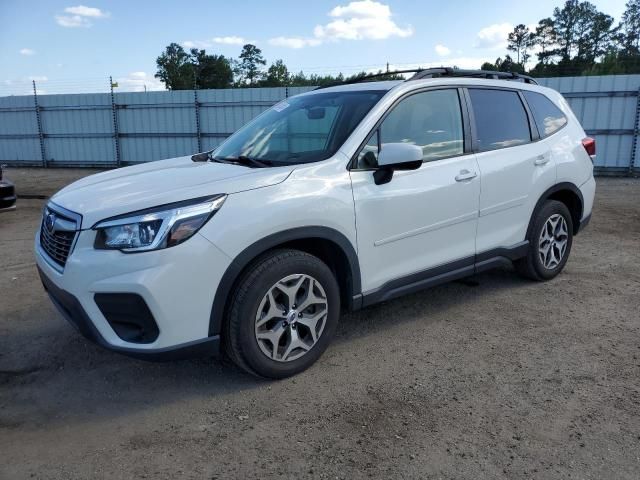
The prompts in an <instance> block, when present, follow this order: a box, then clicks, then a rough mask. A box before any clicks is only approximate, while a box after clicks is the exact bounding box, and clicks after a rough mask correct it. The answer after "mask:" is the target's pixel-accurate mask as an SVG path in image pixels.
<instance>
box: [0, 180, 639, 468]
mask: <svg viewBox="0 0 640 480" xmlns="http://www.w3.org/2000/svg"><path fill="white" fill-rule="evenodd" d="M6 173H7V177H8V178H12V179H13V180H15V181H16V184H17V188H18V193H19V194H23V195H41V194H50V193H52V192H53V191H55V190H56V189H58V188H59V187H60V186H62V185H64V184H66V183H68V182H69V181H71V180H73V179H75V178H79V177H80V176H82V175H86V174H87V173H89V172H88V171H87V170H80V171H79V170H48V171H46V170H35V169H34V170H27V169H24V170H18V169H9V170H8V171H7V172H6ZM42 204H43V200H37V199H22V200H19V202H18V208H17V210H16V211H13V212H8V213H3V214H0V265H2V269H1V271H0V292H2V296H1V297H0V298H2V304H1V307H2V308H1V310H0V477H1V478H7V479H15V478H59V479H75V478H78V479H80V478H83V479H84V478H176V477H180V478H198V479H223V478H300V477H308V478H328V479H336V478H338V479H340V478H348V479H358V478H367V477H376V478H468V479H479V478H492V479H493V478H508V479H511V478H548V479H558V478H582V479H589V478H593V479H603V478H607V479H614V478H615V479H638V478H639V477H640V473H639V472H640V313H639V312H640V181H638V180H632V179H610V178H601V179H599V181H598V193H597V199H596V206H595V209H594V215H593V220H592V222H591V224H590V226H589V228H588V229H587V230H586V231H585V232H584V233H582V234H580V235H579V236H578V237H577V238H576V241H575V243H574V247H573V251H572V254H571V259H570V261H569V263H568V265H567V267H566V269H565V271H564V273H563V274H562V275H560V276H559V277H558V278H556V279H555V280H553V281H551V282H547V283H531V282H529V281H525V280H522V279H520V278H519V277H518V276H516V275H515V274H514V273H513V272H512V271H511V270H510V269H504V270H498V271H495V272H490V273H486V274H482V275H479V276H476V277H473V278H472V279H469V280H465V281H463V282H456V283H451V284H448V285H443V286H440V287H437V288H434V289H431V290H428V291H425V292H422V293H418V294H414V295H410V296H407V297H404V298H401V299H398V300H395V301H392V302H388V303H386V304H383V305H380V306H377V307H372V308H367V309H365V310H363V311H361V312H358V313H355V314H351V315H346V316H344V317H343V318H342V321H341V325H340V327H339V331H338V336H337V338H336V339H335V341H334V343H333V345H332V346H330V347H329V349H328V350H327V352H326V353H325V355H324V356H323V357H322V358H321V359H320V361H319V362H318V363H317V364H316V365H314V366H313V367H312V368H311V369H309V370H308V371H306V372H304V373H302V374H301V375H298V376H297V377H295V378H291V379H288V380H283V381H277V382H275V381H260V380H256V379H254V378H252V377H250V376H247V375H245V374H243V373H241V372H240V371H238V370H237V369H236V368H234V367H233V366H232V365H230V364H229V363H228V362H225V361H220V360H213V359H200V360H192V361H183V362H176V363H165V364H152V363H144V362H141V361H136V360H132V359H128V358H126V357H122V356H119V355H117V354H114V353H110V352H107V351H104V350H102V349H100V348H99V347H97V346H94V345H92V344H90V343H88V342H87V341H86V340H85V339H84V338H82V337H81V336H79V335H78V334H77V333H76V332H75V331H74V330H73V329H72V328H71V327H70V326H69V325H67V324H66V322H65V321H64V320H63V318H62V317H61V316H60V315H59V314H58V313H57V312H56V311H55V310H54V308H53V307H52V305H51V303H50V301H49V300H48V298H47V297H46V295H45V293H44V291H43V289H42V287H41V285H40V283H39V281H38V279H37V274H36V269H35V266H34V261H33V253H32V238H33V235H34V231H35V229H36V227H37V224H38V221H39V217H40V211H41V208H42Z"/></svg>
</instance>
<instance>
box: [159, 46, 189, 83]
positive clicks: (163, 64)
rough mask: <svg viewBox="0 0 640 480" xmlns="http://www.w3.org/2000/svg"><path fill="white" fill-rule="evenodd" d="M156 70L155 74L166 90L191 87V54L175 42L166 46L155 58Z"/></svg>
mask: <svg viewBox="0 0 640 480" xmlns="http://www.w3.org/2000/svg"><path fill="white" fill-rule="evenodd" d="M156 64H157V66H158V71H157V72H156V74H155V77H156V78H159V79H160V80H161V81H162V82H164V84H165V85H166V87H167V89H168V90H186V89H190V88H193V83H194V71H193V65H192V63H191V56H190V55H189V54H188V53H187V52H185V51H184V48H182V47H181V46H180V45H178V44H177V43H171V44H169V46H167V47H166V48H165V50H164V52H163V53H162V55H160V56H159V57H158V58H157V59H156Z"/></svg>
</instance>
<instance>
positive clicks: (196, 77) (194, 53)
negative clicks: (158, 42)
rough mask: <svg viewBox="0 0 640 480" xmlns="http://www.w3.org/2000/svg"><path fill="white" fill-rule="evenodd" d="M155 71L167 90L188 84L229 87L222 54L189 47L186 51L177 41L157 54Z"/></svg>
mask: <svg viewBox="0 0 640 480" xmlns="http://www.w3.org/2000/svg"><path fill="white" fill-rule="evenodd" d="M156 64H157V66H158V70H157V72H156V74H155V77H156V78H159V79H160V80H162V82H164V84H165V85H166V87H167V89H169V90H191V89H192V88H229V87H230V86H231V84H232V82H233V72H232V71H231V65H230V62H229V60H228V59H227V58H225V57H224V56H223V55H208V54H207V53H206V52H205V51H204V50H197V49H195V48H192V49H191V50H190V51H189V52H188V53H187V52H186V51H185V50H184V49H183V48H182V47H181V46H180V45H178V44H177V43H171V44H170V45H169V46H168V47H166V48H165V51H164V52H163V53H162V55H160V56H159V57H158V58H157V60H156Z"/></svg>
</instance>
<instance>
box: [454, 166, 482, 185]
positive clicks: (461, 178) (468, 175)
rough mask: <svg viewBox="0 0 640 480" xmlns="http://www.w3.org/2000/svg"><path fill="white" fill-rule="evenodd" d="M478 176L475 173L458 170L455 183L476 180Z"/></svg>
mask: <svg viewBox="0 0 640 480" xmlns="http://www.w3.org/2000/svg"><path fill="white" fill-rule="evenodd" d="M477 176H478V174H477V173H476V172H470V171H469V170H466V169H465V170H460V173H459V174H458V175H456V182H464V181H465V180H471V179H472V178H476V177H477Z"/></svg>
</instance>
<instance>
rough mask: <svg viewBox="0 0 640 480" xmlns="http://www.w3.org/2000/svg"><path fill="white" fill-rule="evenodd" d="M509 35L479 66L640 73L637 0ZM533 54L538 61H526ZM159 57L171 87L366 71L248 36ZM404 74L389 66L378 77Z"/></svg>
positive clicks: (571, 12)
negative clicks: (314, 68)
mask: <svg viewBox="0 0 640 480" xmlns="http://www.w3.org/2000/svg"><path fill="white" fill-rule="evenodd" d="M506 40H507V50H508V52H509V53H507V54H506V55H505V56H504V58H497V59H496V61H495V62H494V63H491V62H486V63H483V64H482V66H481V67H480V68H481V69H483V70H493V71H504V72H519V73H529V74H530V75H533V76H546V77H557V76H570V75H609V74H623V73H640V0H629V1H628V2H627V3H626V5H625V11H624V13H623V15H622V19H621V20H620V21H619V22H618V23H617V24H616V22H615V20H614V18H613V17H612V16H610V15H608V14H606V13H604V12H601V11H599V10H598V9H597V8H596V6H595V5H593V4H592V3H590V2H588V1H580V0H567V1H566V2H565V3H564V5H563V6H562V7H556V8H555V9H554V10H553V14H552V16H550V17H546V18H543V19H541V20H540V21H539V22H538V24H537V25H536V26H535V28H533V29H531V28H529V27H528V26H526V25H524V24H519V25H516V27H515V28H514V29H513V31H512V32H510V33H509V35H508V38H507V39H506ZM532 57H533V58H535V60H536V63H535V64H534V66H532V67H531V62H530V60H531V59H532ZM156 64H157V73H156V74H155V76H156V78H158V79H160V80H161V81H162V82H164V84H165V85H166V87H167V89H169V90H185V89H189V90H190V89H193V88H197V89H205V88H232V87H236V88H239V87H282V86H314V85H318V86H321V85H327V84H331V83H336V82H341V81H345V80H351V79H356V78H358V77H361V76H365V75H366V73H365V72H360V73H358V74H355V75H351V76H344V75H343V74H342V73H340V74H338V75H316V74H311V75H306V74H305V73H304V72H302V71H300V72H298V73H292V72H290V71H289V69H288V68H287V66H286V65H285V63H284V62H283V61H282V60H275V61H274V62H273V63H271V65H269V67H266V65H267V61H266V60H265V58H264V56H263V55H262V51H261V50H260V48H258V47H257V46H255V45H252V44H247V45H244V46H243V47H242V51H241V52H240V55H239V56H238V58H237V59H236V58H228V57H225V56H224V55H215V54H208V53H207V52H206V51H205V50H199V49H196V48H192V49H190V50H188V51H187V50H185V49H184V48H183V47H182V46H181V45H179V44H177V43H171V44H170V45H168V46H167V47H166V48H165V50H164V52H163V53H162V54H161V55H160V56H159V57H158V58H157V59H156ZM378 73H382V71H379V72H378ZM401 78H403V77H402V76H400V75H394V74H393V73H390V74H386V75H383V76H382V77H381V79H383V80H384V79H387V80H393V79H401Z"/></svg>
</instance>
